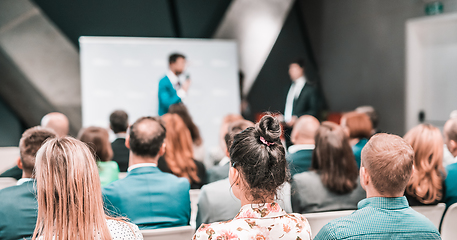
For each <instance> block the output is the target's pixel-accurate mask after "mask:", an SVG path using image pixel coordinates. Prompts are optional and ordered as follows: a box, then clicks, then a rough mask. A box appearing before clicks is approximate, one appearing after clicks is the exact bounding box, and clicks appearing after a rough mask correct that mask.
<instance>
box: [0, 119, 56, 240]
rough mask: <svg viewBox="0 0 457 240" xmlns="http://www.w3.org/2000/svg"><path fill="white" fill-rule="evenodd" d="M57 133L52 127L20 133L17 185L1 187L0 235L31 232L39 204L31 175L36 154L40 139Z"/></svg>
mask: <svg viewBox="0 0 457 240" xmlns="http://www.w3.org/2000/svg"><path fill="white" fill-rule="evenodd" d="M54 137H56V133H55V132H54V131H52V130H51V129H47V128H43V127H33V128H30V129H28V130H26V131H25V132H24V134H22V138H21V140H20V142H19V151H20V158H19V159H18V161H17V165H18V167H19V168H20V169H22V178H21V179H19V181H18V182H17V186H13V187H9V188H5V189H2V190H0V239H5V240H6V239H22V238H29V237H31V236H32V234H33V231H34V229H35V224H36V220H37V211H38V204H37V200H36V198H35V195H36V187H35V180H34V179H33V178H34V176H33V168H34V167H35V155H36V153H37V152H38V149H40V147H41V145H42V144H43V142H44V141H45V140H46V139H48V138H54Z"/></svg>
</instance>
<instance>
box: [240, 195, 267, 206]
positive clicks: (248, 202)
mask: <svg viewBox="0 0 457 240" xmlns="http://www.w3.org/2000/svg"><path fill="white" fill-rule="evenodd" d="M240 198H241V199H240V201H241V206H244V205H247V204H262V203H272V202H274V199H275V198H274V197H266V198H264V199H259V200H248V199H247V198H246V196H245V195H243V196H240Z"/></svg>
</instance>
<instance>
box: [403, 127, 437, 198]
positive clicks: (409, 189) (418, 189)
mask: <svg viewBox="0 0 457 240" xmlns="http://www.w3.org/2000/svg"><path fill="white" fill-rule="evenodd" d="M404 139H405V141H406V142H407V143H409V145H411V147H412V148H413V150H414V171H413V173H412V175H411V179H410V180H409V182H408V185H406V191H405V196H406V198H407V199H408V202H409V205H410V206H418V205H435V204H438V203H440V202H442V201H443V199H444V198H443V195H444V193H445V183H444V179H445V177H444V175H445V172H444V171H445V170H444V167H443V145H444V143H443V137H442V135H441V132H440V130H439V129H438V128H436V127H434V126H432V125H430V124H420V125H418V126H416V127H414V128H412V129H411V130H409V131H408V132H407V133H406V135H405V136H404Z"/></svg>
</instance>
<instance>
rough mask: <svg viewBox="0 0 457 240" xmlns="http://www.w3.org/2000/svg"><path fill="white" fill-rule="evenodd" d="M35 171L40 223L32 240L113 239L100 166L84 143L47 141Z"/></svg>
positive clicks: (71, 139)
mask: <svg viewBox="0 0 457 240" xmlns="http://www.w3.org/2000/svg"><path fill="white" fill-rule="evenodd" d="M35 171H36V172H35V176H36V181H37V199H38V219H37V223H36V228H35V231H34V233H33V238H32V239H37V238H38V237H43V239H53V237H55V239H63V240H67V239H94V238H95V239H102V240H105V239H112V238H111V234H110V232H109V229H108V226H107V224H106V219H107V218H109V217H108V216H106V214H105V212H104V208H103V199H102V193H101V187H100V178H99V176H98V169H97V165H96V163H95V159H94V156H93V155H92V153H91V151H90V150H89V148H88V147H87V146H86V145H85V144H84V143H82V142H81V141H78V140H76V139H74V138H71V137H63V138H54V139H50V140H48V141H47V142H46V143H45V144H44V145H43V146H42V147H41V148H40V150H39V151H38V153H37V157H36V165H35Z"/></svg>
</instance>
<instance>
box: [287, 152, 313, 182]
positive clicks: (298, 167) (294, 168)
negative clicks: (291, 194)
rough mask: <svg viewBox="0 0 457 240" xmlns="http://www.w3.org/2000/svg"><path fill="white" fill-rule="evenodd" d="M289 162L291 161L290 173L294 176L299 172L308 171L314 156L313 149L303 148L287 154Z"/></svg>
mask: <svg viewBox="0 0 457 240" xmlns="http://www.w3.org/2000/svg"><path fill="white" fill-rule="evenodd" d="M286 158H287V162H288V163H289V170H290V175H291V176H293V175H295V174H297V173H301V172H307V171H309V168H310V167H311V162H312V158H313V150H312V149H303V150H299V151H296V152H294V153H291V154H288V155H287V157H286Z"/></svg>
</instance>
